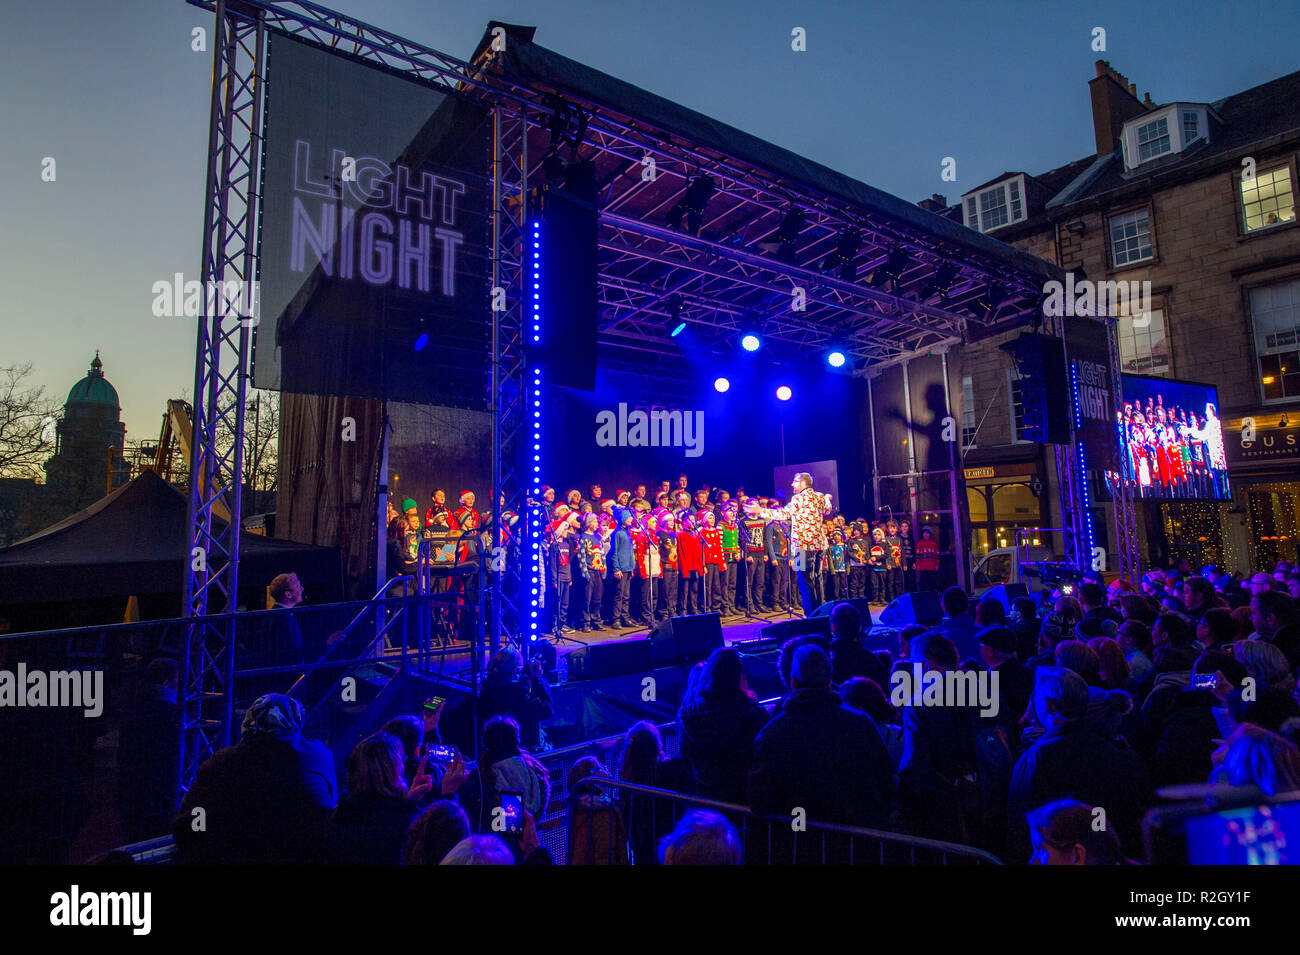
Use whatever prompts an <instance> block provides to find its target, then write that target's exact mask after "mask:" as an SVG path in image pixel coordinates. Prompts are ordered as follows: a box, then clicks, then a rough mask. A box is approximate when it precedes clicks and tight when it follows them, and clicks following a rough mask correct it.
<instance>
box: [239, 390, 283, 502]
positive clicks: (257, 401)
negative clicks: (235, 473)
mask: <svg viewBox="0 0 1300 955" xmlns="http://www.w3.org/2000/svg"><path fill="white" fill-rule="evenodd" d="M279 452H280V394H279V392H276V391H258V392H256V393H255V394H254V395H253V397H252V399H251V400H250V401H249V402H248V407H247V408H246V409H245V410H244V475H245V477H244V480H245V483H247V484H248V486H249V487H251V488H252V489H253V490H254V491H256V492H270V491H274V490H275V488H276V483H277V481H278V480H279V466H280V464H279V459H280V454H279Z"/></svg>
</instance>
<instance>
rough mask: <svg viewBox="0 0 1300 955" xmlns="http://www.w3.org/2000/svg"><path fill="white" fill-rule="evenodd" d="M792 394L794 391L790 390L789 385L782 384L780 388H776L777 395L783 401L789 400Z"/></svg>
mask: <svg viewBox="0 0 1300 955" xmlns="http://www.w3.org/2000/svg"><path fill="white" fill-rule="evenodd" d="M792 394H793V392H792V391H791V390H790V386H789V385H782V386H781V387H780V388H778V389H776V396H777V397H778V398H779V399H781V400H782V401H789V400H790V395H792Z"/></svg>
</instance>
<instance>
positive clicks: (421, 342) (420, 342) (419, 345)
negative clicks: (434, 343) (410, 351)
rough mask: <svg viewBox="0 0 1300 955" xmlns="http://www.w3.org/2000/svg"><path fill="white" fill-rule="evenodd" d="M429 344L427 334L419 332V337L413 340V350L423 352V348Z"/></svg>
mask: <svg viewBox="0 0 1300 955" xmlns="http://www.w3.org/2000/svg"><path fill="white" fill-rule="evenodd" d="M427 344H429V333H428V332H421V333H420V337H419V338H417V339H416V340H415V350H416V351H424V346H425V345H427Z"/></svg>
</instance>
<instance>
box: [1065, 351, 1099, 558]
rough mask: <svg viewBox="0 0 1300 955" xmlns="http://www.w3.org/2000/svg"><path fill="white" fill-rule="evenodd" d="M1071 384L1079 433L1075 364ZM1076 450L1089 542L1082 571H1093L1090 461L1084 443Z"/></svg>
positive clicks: (1078, 444) (1074, 364)
mask: <svg viewBox="0 0 1300 955" xmlns="http://www.w3.org/2000/svg"><path fill="white" fill-rule="evenodd" d="M1070 384H1071V387H1072V388H1073V390H1074V427H1075V431H1076V433H1077V431H1078V430H1079V429H1080V428H1082V427H1083V409H1082V408H1081V407H1080V406H1079V366H1078V364H1077V363H1074V362H1071V363H1070ZM1074 450H1075V453H1076V454H1078V455H1079V481H1080V495H1081V497H1082V499H1083V527H1084V535H1085V536H1086V537H1087V540H1088V554H1087V557H1086V558H1085V563H1086V566H1085V567H1082V568H1080V569H1081V570H1091V569H1092V550H1093V547H1094V546H1095V545H1096V538H1095V537H1094V535H1093V528H1092V497H1091V493H1092V492H1091V490H1090V489H1089V487H1088V460H1087V457H1086V455H1085V454H1084V449H1083V442H1082V441H1076V442H1075V445H1074Z"/></svg>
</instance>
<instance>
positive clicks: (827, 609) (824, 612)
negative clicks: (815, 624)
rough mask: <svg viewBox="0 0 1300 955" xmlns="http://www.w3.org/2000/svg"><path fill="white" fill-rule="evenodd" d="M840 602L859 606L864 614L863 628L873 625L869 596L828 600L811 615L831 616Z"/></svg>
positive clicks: (860, 611)
mask: <svg viewBox="0 0 1300 955" xmlns="http://www.w3.org/2000/svg"><path fill="white" fill-rule="evenodd" d="M840 604H852V605H853V606H855V607H857V608H858V613H860V614H861V615H862V629H863V630H870V629H871V626H872V618H871V600H870V599H868V598H867V597H853V598H848V597H846V598H845V599H843V600H828V601H826V602H825V603H824V604H822V605H821V606H820V607H818V608H817V609H816V610H814V611H813V612H812V614H811V616H814V617H829V616H830V615H831V611H833V610H834V609H835V608H836V607H838V606H839V605H840Z"/></svg>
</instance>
